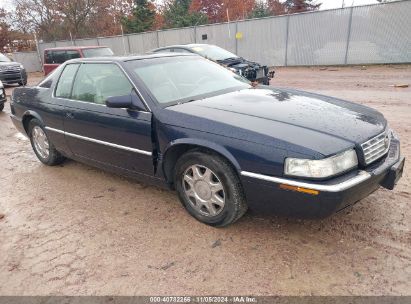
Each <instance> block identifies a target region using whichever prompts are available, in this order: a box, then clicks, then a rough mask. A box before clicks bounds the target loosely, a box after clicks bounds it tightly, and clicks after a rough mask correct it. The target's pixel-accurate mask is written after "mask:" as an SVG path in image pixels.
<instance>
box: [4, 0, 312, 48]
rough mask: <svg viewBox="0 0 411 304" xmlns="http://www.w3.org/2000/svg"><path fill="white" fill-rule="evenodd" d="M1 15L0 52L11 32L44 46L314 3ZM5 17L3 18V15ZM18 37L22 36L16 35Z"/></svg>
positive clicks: (132, 3) (101, 4) (68, 3)
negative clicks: (18, 35)
mask: <svg viewBox="0 0 411 304" xmlns="http://www.w3.org/2000/svg"><path fill="white" fill-rule="evenodd" d="M13 1H14V10H13V11H12V12H6V11H3V12H2V14H3V18H2V19H3V20H2V23H3V25H2V27H1V37H0V38H1V39H0V41H1V45H0V48H2V47H3V46H4V45H5V44H7V42H6V41H7V39H8V38H5V37H10V35H11V33H13V35H16V33H20V34H21V35H23V36H24V35H29V36H31V37H32V34H33V33H36V34H37V36H38V37H39V39H42V40H45V41H51V40H66V39H78V38H84V37H96V36H100V37H102V36H111V35H120V34H121V33H122V29H123V30H124V32H126V33H134V32H142V31H150V30H157V29H163V28H173V27H184V26H195V25H200V24H207V23H217V22H227V21H228V20H230V21H236V20H242V19H247V18H255V17H266V16H274V15H281V14H288V13H297V12H302V11H309V10H316V9H318V8H319V6H320V5H319V4H317V1H314V0H163V1H158V0H157V1H155V0H13ZM5 15H6V16H7V18H5V17H4V16H5ZM21 37H22V36H21Z"/></svg>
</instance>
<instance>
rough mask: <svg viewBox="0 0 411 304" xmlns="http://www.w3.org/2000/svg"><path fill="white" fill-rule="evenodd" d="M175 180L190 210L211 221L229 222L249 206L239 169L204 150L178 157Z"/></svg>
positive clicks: (216, 224)
mask: <svg viewBox="0 0 411 304" xmlns="http://www.w3.org/2000/svg"><path fill="white" fill-rule="evenodd" d="M174 182H175V187H176V190H177V192H178V195H179V198H180V200H181V202H182V204H183V205H184V207H185V208H186V209H187V211H188V212H189V213H190V214H191V215H192V216H194V217H195V218H196V219H197V220H199V221H201V222H203V223H205V224H207V225H211V226H216V227H224V226H227V225H229V224H232V223H234V222H235V221H236V220H238V219H239V218H240V217H241V216H242V215H243V214H244V213H245V212H246V210H247V204H246V200H245V196H244V193H243V188H242V186H241V183H240V181H239V179H238V176H237V174H236V172H235V170H234V169H233V167H232V166H231V165H230V164H229V163H228V162H227V161H226V160H225V159H224V158H222V157H220V156H218V155H215V154H209V153H205V152H202V151H192V152H188V153H186V154H184V155H183V156H182V157H181V158H180V159H179V160H178V161H177V164H176V174H175V179H174Z"/></svg>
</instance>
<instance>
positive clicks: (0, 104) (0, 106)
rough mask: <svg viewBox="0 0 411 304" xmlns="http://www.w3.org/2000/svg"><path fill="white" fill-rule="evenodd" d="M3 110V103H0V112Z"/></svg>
mask: <svg viewBox="0 0 411 304" xmlns="http://www.w3.org/2000/svg"><path fill="white" fill-rule="evenodd" d="M3 110H4V103H0V112H1V111H3Z"/></svg>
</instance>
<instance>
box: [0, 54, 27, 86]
mask: <svg viewBox="0 0 411 304" xmlns="http://www.w3.org/2000/svg"><path fill="white" fill-rule="evenodd" d="M0 81H2V82H3V84H13V83H18V84H19V85H26V84H27V73H26V69H25V68H24V66H23V65H22V64H21V63H18V62H14V61H12V60H10V58H8V57H7V56H5V55H3V54H0Z"/></svg>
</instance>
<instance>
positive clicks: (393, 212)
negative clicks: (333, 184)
mask: <svg viewBox="0 0 411 304" xmlns="http://www.w3.org/2000/svg"><path fill="white" fill-rule="evenodd" d="M39 77H40V76H39V75H38V74H37V75H31V76H30V81H31V82H32V83H36V82H37V81H38V79H39ZM397 83H408V84H410V85H411V66H387V67H367V68H366V69H361V67H349V68H328V69H327V70H324V69H320V68H281V69H278V70H277V75H276V78H275V80H274V81H273V84H274V85H278V86H288V87H296V88H300V89H307V90H309V91H314V92H319V93H323V94H328V95H332V96H337V97H342V98H346V99H350V100H354V101H356V102H359V103H362V104H366V105H369V106H372V107H374V108H376V109H378V110H380V111H381V112H383V113H384V114H385V115H386V117H387V118H388V119H389V121H390V125H391V126H392V127H393V128H394V129H395V130H396V131H397V132H398V133H399V134H400V136H401V138H402V151H403V154H404V155H405V156H406V157H407V158H408V159H411V137H410V135H411V98H410V97H411V88H405V89H399V88H398V89H396V88H393V87H390V85H393V84H397ZM11 90H12V88H9V89H8V90H7V91H8V94H10V93H11ZM8 113H9V105H8V104H7V105H6V112H5V113H2V114H0V126H1V128H0V142H1V146H0V168H1V173H0V189H1V196H0V213H3V214H4V218H3V219H1V220H0V240H1V244H0V294H1V295H21V294H24V295H50V294H53V295H56V294H58V295H61V294H64V295H74V294H82V295H86V294H87V295H153V294H156V295H158V294H160V295H171V294H173V295H206V294H208V295H209V294H214V295H221V294H230V295H237V294H250V295H274V294H275V295H331V294H337V295H411V245H410V244H411V191H410V189H409V187H407V185H410V181H411V180H410V179H411V166H410V165H409V164H407V165H408V166H407V167H406V169H405V176H404V177H403V179H402V180H401V182H400V183H399V185H398V186H397V188H396V190H395V191H386V190H383V189H381V190H379V191H377V192H376V193H374V194H373V195H371V196H370V197H368V198H366V199H364V200H362V201H361V202H360V203H359V204H357V205H356V206H354V207H353V208H352V209H350V210H347V211H344V212H342V213H339V214H337V215H335V216H333V217H331V218H328V219H325V220H321V221H301V220H295V219H287V218H278V217H273V216H266V217H264V218H262V217H260V216H256V215H252V214H247V215H246V216H245V217H244V218H243V219H242V220H240V221H239V222H238V223H236V224H234V225H233V226H231V227H229V228H226V229H215V228H210V227H208V226H205V225H203V224H200V223H198V222H197V221H195V220H194V219H192V218H191V217H190V216H189V215H188V214H187V213H186V212H185V211H184V210H183V208H182V207H181V206H180V203H179V201H178V199H177V197H176V195H175V194H174V193H173V192H168V191H164V190H160V189H157V188H153V187H148V186H145V185H143V184H139V183H136V182H134V181H132V180H127V179H125V178H122V177H119V176H116V175H112V174H109V173H105V172H102V171H100V170H97V169H94V168H91V167H88V166H86V165H83V164H80V163H77V162H74V161H67V162H66V163H65V164H64V165H63V166H60V167H55V168H50V167H46V166H43V165H41V164H40V162H38V161H37V159H36V157H35V156H34V153H32V150H31V147H30V144H29V142H28V140H26V139H24V138H23V137H22V136H20V135H18V134H17V132H16V130H15V129H14V127H13V126H12V124H11V122H10V119H9V117H8Z"/></svg>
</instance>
